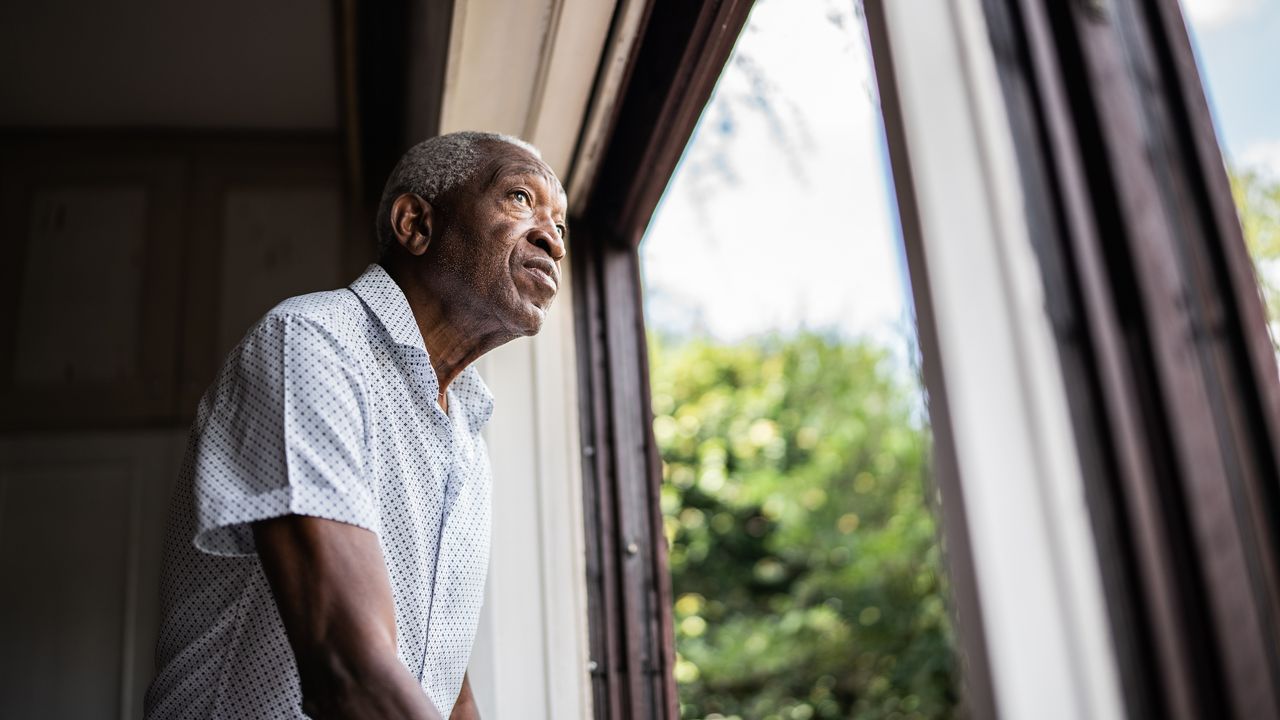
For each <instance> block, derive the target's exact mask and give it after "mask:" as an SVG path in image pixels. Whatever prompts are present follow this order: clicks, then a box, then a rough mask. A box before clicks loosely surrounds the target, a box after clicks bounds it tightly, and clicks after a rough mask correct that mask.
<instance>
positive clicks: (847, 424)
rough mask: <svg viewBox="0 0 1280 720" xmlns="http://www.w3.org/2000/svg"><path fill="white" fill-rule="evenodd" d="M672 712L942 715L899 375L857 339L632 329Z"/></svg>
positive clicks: (941, 678)
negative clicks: (670, 601) (668, 631)
mask: <svg viewBox="0 0 1280 720" xmlns="http://www.w3.org/2000/svg"><path fill="white" fill-rule="evenodd" d="M650 358H651V367H652V389H653V403H654V414H655V421H654V432H655V435H656V437H657V440H658V445H659V447H660V449H661V453H662V458H663V480H664V482H663V488H662V510H663V514H664V519H665V528H666V533H667V538H668V541H669V542H670V544H671V556H670V558H671V572H672V578H673V589H674V593H675V598H676V604H675V624H676V639H677V652H678V657H677V661H676V677H677V680H678V681H679V683H680V702H681V709H682V715H683V717H685V718H741V719H742V720H784V719H785V720H808V719H809V718H865V719H868V720H870V719H874V718H885V719H888V718H901V719H904V720H905V719H906V718H947V717H953V716H955V715H956V713H957V708H956V701H957V671H956V661H955V658H954V655H953V650H952V647H953V642H952V632H951V627H950V622H949V616H948V612H947V604H946V592H947V590H946V583H945V580H944V577H943V575H942V571H941V562H940V549H939V545H938V541H937V533H936V528H935V524H934V520H933V517H932V514H931V512H930V509H929V505H930V503H931V500H929V499H928V498H927V489H928V484H927V478H926V471H927V458H928V433H927V429H926V427H925V425H924V422H923V417H922V416H923V410H922V408H921V407H920V393H919V390H918V387H917V384H916V383H914V382H913V381H912V380H911V378H910V377H909V375H908V376H907V377H904V372H903V370H902V369H901V367H900V366H895V364H894V363H893V361H892V360H891V358H890V356H889V354H888V353H887V352H886V351H885V350H884V349H883V348H879V347H877V346H875V345H873V344H871V343H869V342H865V341H856V342H849V341H843V340H838V339H836V338H833V337H828V336H824V335H821V334H816V333H807V332H806V333H800V334H797V335H793V336H788V337H776V336H775V337H768V338H759V339H754V340H748V341H743V342H739V343H735V344H716V343H712V342H709V341H705V340H685V341H682V342H675V341H671V340H663V339H661V338H658V337H656V336H654V337H651V338H650Z"/></svg>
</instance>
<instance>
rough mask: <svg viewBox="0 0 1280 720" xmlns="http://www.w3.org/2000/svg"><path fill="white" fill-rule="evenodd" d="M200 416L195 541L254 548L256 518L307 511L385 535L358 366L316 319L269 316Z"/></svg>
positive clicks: (206, 546) (228, 549)
mask: <svg viewBox="0 0 1280 720" xmlns="http://www.w3.org/2000/svg"><path fill="white" fill-rule="evenodd" d="M204 403H205V404H206V406H205V407H203V408H201V417H200V418H198V420H197V427H196V432H197V434H198V437H197V438H196V439H195V457H194V458H193V465H192V471H193V482H192V484H193V491H194V500H195V512H196V535H195V538H194V543H195V546H196V548H197V549H199V550H201V551H203V552H207V553H211V554H214V555H248V554H252V553H254V552H255V548H254V544H253V532H252V528H251V523H253V522H256V521H258V520H265V519H268V518H273V517H279V516H282V515H291V514H294V515H309V516H313V517H321V518H326V519H329V520H336V521H339V522H344V523H348V524H351V525H356V526H359V527H362V528H366V529H368V530H372V531H373V532H375V533H379V534H380V528H379V526H378V515H377V512H376V505H375V499H374V496H373V491H372V489H371V487H370V484H369V481H368V474H367V472H366V456H367V452H366V444H367V437H366V432H365V428H366V422H365V412H366V406H365V402H364V392H363V390H362V382H361V376H360V373H359V370H358V367H357V366H356V365H355V364H354V363H353V362H351V359H350V358H349V357H348V353H347V352H345V351H344V349H343V348H342V347H341V345H340V344H339V343H338V342H337V340H336V339H335V338H334V337H333V336H332V335H331V334H330V333H328V332H326V331H325V330H324V329H323V328H322V327H320V326H319V325H318V324H317V323H315V322H314V321H312V320H309V319H306V318H301V317H295V316H289V315H268V316H267V317H266V318H264V319H263V320H262V321H261V322H260V323H259V324H258V325H257V326H256V327H255V328H254V329H253V330H252V331H250V333H249V335H248V336H247V337H246V338H245V339H244V341H242V342H241V344H240V345H239V346H238V347H237V348H236V349H235V350H234V351H233V352H232V353H231V355H230V356H229V357H228V358H227V362H226V364H225V365H224V366H223V368H222V370H221V372H220V373H219V377H218V381H217V382H216V383H215V385H214V387H213V388H212V389H211V390H210V392H209V394H208V396H206V398H205V400H204Z"/></svg>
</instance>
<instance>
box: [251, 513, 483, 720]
mask: <svg viewBox="0 0 1280 720" xmlns="http://www.w3.org/2000/svg"><path fill="white" fill-rule="evenodd" d="M253 537H254V542H255V543H256V545H257V549H258V557H259V558H260V559H261V560H262V568H263V570H264V572H265V573H266V576H267V581H268V582H269V583H270V584H271V591H272V594H274V595H275V599H276V606H277V608H279V610H280V619H281V620H283V621H284V629H285V634H286V635H288V637H289V644H290V645H291V646H292V647H293V654H294V657H295V658H297V661H298V675H299V677H300V678H301V680H302V708H303V710H304V711H305V712H306V713H307V714H308V715H310V716H311V717H313V718H316V719H317V720H346V719H348V718H350V719H352V720H355V719H357V718H358V719H360V720H364V719H366V718H369V719H374V718H397V719H398V718H412V719H413V720H440V713H439V712H438V711H437V710H436V708H435V707H434V706H433V705H432V704H431V700H430V699H428V698H427V695H426V693H425V692H423V691H422V688H421V687H420V686H419V685H418V681H417V680H416V679H415V678H414V677H413V675H412V674H410V673H409V670H408V669H407V668H406V667H405V666H404V663H402V662H400V658H399V657H398V656H397V655H396V619H395V605H394V601H393V600H392V596H391V582H390V580H389V579H388V578H387V571H386V565H385V563H384V562H383V558H382V550H381V548H380V547H379V545H378V538H377V536H375V535H374V534H373V533H372V532H369V531H368V530H365V529H363V528H358V527H356V526H354V525H347V524H345V523H340V522H334V521H332V520H324V519H321V518H314V517H305V516H301V515H288V516H285V517H280V518H274V519H271V520H263V521H260V522H256V523H254V525H253ZM464 688H465V689H466V691H467V696H468V698H469V697H470V688H468V687H466V686H465V684H464ZM457 716H458V715H457V713H456V712H455V713H454V717H457ZM464 717H467V716H464Z"/></svg>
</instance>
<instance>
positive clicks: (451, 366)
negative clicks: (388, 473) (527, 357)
mask: <svg viewBox="0 0 1280 720" xmlns="http://www.w3.org/2000/svg"><path fill="white" fill-rule="evenodd" d="M383 267H384V268H385V269H386V271H387V274H388V275H390V276H391V279H392V280H395V282H396V284H397V285H399V286H400V290H401V291H403V292H404V295H405V299H407V300H408V301H409V309H410V310H412V311H413V317H414V320H415V321H416V322H417V324H418V331H419V332H420V333H422V341H423V344H424V345H425V346H426V349H427V355H428V357H429V358H430V359H431V366H432V367H433V368H434V369H435V371H436V379H437V380H439V382H440V397H439V398H438V401H439V403H440V407H441V408H443V409H445V410H446V411H447V410H448V404H447V398H446V395H445V392H446V391H447V390H448V388H449V384H450V383H452V382H453V381H454V380H455V379H456V378H457V377H458V375H460V374H462V371H463V370H465V369H466V368H467V366H468V365H470V364H471V363H473V362H475V361H476V360H477V359H478V358H479V357H480V356H482V355H484V354H485V353H487V352H489V351H490V350H492V349H494V348H496V347H498V346H499V345H502V344H504V343H506V342H508V341H509V340H511V339H513V338H514V337H515V336H514V335H513V334H512V333H510V332H509V331H506V330H504V329H503V328H501V327H500V326H498V325H497V323H496V322H495V321H494V320H492V319H491V318H486V317H473V316H472V315H474V314H475V313H468V312H466V311H465V310H466V308H465V306H463V305H461V304H456V303H455V304H451V303H448V302H446V301H445V299H444V297H443V296H444V295H445V293H440V292H437V291H436V290H435V289H434V288H432V287H430V286H429V285H428V284H426V283H424V282H423V281H422V280H421V279H420V278H419V277H418V275H417V274H416V273H412V272H405V271H404V269H403V268H399V267H396V264H395V263H385V262H384V263H383Z"/></svg>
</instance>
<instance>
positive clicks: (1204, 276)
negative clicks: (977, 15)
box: [986, 0, 1280, 718]
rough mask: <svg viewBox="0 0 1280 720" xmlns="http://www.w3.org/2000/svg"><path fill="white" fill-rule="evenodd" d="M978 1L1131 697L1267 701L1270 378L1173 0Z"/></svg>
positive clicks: (1264, 710) (1140, 708)
mask: <svg viewBox="0 0 1280 720" xmlns="http://www.w3.org/2000/svg"><path fill="white" fill-rule="evenodd" d="M986 6H987V13H988V16H989V17H991V18H993V22H992V25H993V27H994V26H997V25H999V24H1000V22H1003V23H1004V24H1005V26H1006V29H1007V31H1008V33H1009V34H1008V37H1005V38H997V39H996V43H997V46H998V47H1000V48H1001V50H1002V53H1001V57H1002V60H1003V62H1002V63H1001V72H1002V75H1003V76H1004V79H1005V91H1006V95H1007V96H1010V97H1011V101H1010V103H1009V107H1010V112H1011V113H1012V114H1014V115H1015V116H1020V117H1014V123H1013V124H1014V126H1015V128H1016V127H1019V126H1022V127H1024V128H1033V130H1031V131H1029V132H1024V136H1023V137H1022V138H1021V141H1022V143H1021V147H1022V150H1021V152H1020V154H1021V155H1024V156H1033V155H1038V156H1039V157H1040V158H1042V159H1043V163H1042V165H1043V168H1042V170H1037V169H1036V168H1034V167H1032V166H1031V165H1032V164H1031V163H1026V162H1024V184H1025V185H1026V188H1025V189H1026V191H1027V193H1028V196H1029V197H1031V198H1033V200H1032V201H1031V203H1032V204H1034V203H1036V202H1040V203H1043V204H1044V206H1045V208H1046V209H1047V212H1048V213H1049V215H1053V216H1056V217H1057V218H1058V222H1057V223H1055V224H1056V226H1057V232H1056V233H1046V234H1045V237H1044V238H1043V239H1044V241H1045V242H1044V245H1043V247H1042V248H1040V254H1041V264H1042V271H1043V272H1044V273H1045V274H1046V276H1047V277H1049V278H1052V281H1053V282H1057V283H1061V284H1063V285H1064V286H1065V290H1064V292H1063V293H1061V294H1060V300H1061V301H1062V307H1064V308H1066V310H1065V311H1064V312H1060V313H1059V318H1058V320H1059V323H1058V324H1059V342H1060V352H1061V353H1062V354H1063V356H1064V357H1071V358H1074V359H1075V360H1074V364H1075V367H1076V368H1077V372H1078V376H1077V377H1078V378H1079V380H1078V382H1079V384H1080V385H1081V389H1082V390H1084V389H1087V388H1096V390H1092V391H1090V392H1081V393H1078V394H1074V395H1073V401H1074V403H1075V408H1074V411H1075V413H1076V417H1077V422H1076V429H1077V433H1078V434H1079V435H1080V437H1081V438H1082V439H1081V444H1082V447H1083V448H1084V449H1085V452H1086V453H1091V452H1092V453H1096V455H1095V462H1094V466H1095V467H1096V468H1099V469H1102V470H1104V471H1106V472H1105V476H1104V477H1101V478H1094V479H1095V480H1096V481H1098V482H1095V483H1094V485H1093V486H1092V487H1091V488H1090V496H1091V497H1090V498H1089V501H1090V506H1091V508H1092V510H1093V513H1094V519H1095V529H1096V530H1097V532H1098V536H1099V551H1100V552H1099V557H1100V559H1101V561H1102V563H1103V565H1104V567H1105V568H1107V571H1106V573H1105V575H1106V577H1107V581H1108V594H1109V596H1110V599H1111V604H1112V608H1111V610H1112V621H1113V625H1114V628H1115V631H1116V645H1117V647H1118V649H1119V655H1120V657H1121V660H1122V663H1123V665H1124V669H1123V672H1122V675H1123V678H1124V682H1125V684H1126V686H1127V692H1126V693H1125V694H1126V696H1128V698H1129V701H1130V703H1131V704H1130V712H1131V713H1132V714H1134V715H1138V716H1162V717H1163V716H1167V717H1177V718H1194V717H1205V716H1214V717H1239V718H1249V717H1273V716H1275V714H1276V712H1277V688H1280V683H1278V682H1277V669H1278V666H1280V663H1277V660H1276V655H1277V625H1276V623H1277V620H1276V618H1277V607H1278V603H1277V596H1278V595H1280V593H1277V589H1276V586H1277V582H1276V576H1277V567H1276V545H1277V543H1276V528H1275V522H1276V513H1275V507H1276V505H1275V503H1276V486H1275V481H1276V478H1277V476H1278V475H1280V473H1278V468H1277V461H1276V457H1275V448H1276V447H1277V444H1276V427H1277V422H1278V418H1280V413H1278V412H1277V409H1276V405H1277V402H1276V397H1277V393H1280V388H1278V387H1277V383H1278V380H1277V375H1276V369H1275V360H1274V357H1273V356H1272V355H1271V350H1270V348H1269V343H1268V342H1267V335H1266V328H1265V324H1264V323H1263V320H1262V317H1263V315H1262V308H1261V302H1260V299H1259V297H1258V293H1257V289H1256V287H1255V286H1254V280H1253V277H1252V274H1251V272H1249V271H1248V266H1247V258H1246V257H1245V255H1244V246H1243V241H1242V239H1241V237H1240V229H1239V225H1238V223H1237V222H1236V220H1235V218H1234V207H1233V205H1232V203H1231V196H1230V188H1229V186H1228V185H1227V180H1226V175H1225V172H1224V171H1223V165H1222V162H1221V155H1220V152H1219V150H1218V147H1217V142H1216V138H1215V136H1214V134H1213V128H1212V123H1211V121H1210V118H1209V113H1208V108H1207V104H1206V103H1205V101H1204V97H1203V90H1202V89H1201V87H1200V84H1199V79H1198V77H1197V76H1196V74H1195V65H1194V59H1193V57H1192V55H1191V50H1190V44H1189V41H1188V39H1187V37H1186V30H1185V26H1184V25H1183V24H1182V21H1181V16H1180V14H1179V11H1178V9H1177V5H1176V2H1175V1H1174V0H1115V1H1114V2H1109V3H1106V4H1088V3H1071V4H1064V3H1057V2H1053V1H1052V0H1006V1H1004V2H1000V1H998V0H995V1H992V2H987V3H986ZM1010 38H1014V39H1020V41H1021V42H1022V43H1023V45H1022V47H1021V49H1019V48H1013V47H1010V43H1009V39H1010ZM1053 282H1050V283H1049V284H1053ZM1052 312H1053V311H1052V309H1051V313H1052ZM1072 364H1073V363H1071V362H1065V361H1064V365H1067V366H1072ZM1085 462H1086V464H1087V463H1088V462H1089V461H1088V460H1087V459H1086V460H1085Z"/></svg>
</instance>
